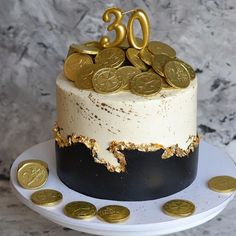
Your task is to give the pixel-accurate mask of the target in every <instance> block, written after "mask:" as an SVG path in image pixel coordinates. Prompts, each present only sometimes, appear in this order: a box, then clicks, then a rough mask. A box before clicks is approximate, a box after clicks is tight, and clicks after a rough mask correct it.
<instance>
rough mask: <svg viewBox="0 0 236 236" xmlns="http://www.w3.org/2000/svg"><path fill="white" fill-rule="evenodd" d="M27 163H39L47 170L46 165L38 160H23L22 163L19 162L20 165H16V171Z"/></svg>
mask: <svg viewBox="0 0 236 236" xmlns="http://www.w3.org/2000/svg"><path fill="white" fill-rule="evenodd" d="M29 162H36V163H40V164H42V165H43V166H45V168H46V169H47V170H48V164H47V163H46V162H45V161H42V160H38V159H28V160H24V161H22V162H20V163H19V164H18V168H17V170H19V169H20V168H21V167H22V166H23V165H24V164H26V163H29ZM48 171H49V170H48Z"/></svg>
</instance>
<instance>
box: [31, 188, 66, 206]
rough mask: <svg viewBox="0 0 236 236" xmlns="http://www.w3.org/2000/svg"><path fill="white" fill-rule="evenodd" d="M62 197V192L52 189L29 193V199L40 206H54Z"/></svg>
mask: <svg viewBox="0 0 236 236" xmlns="http://www.w3.org/2000/svg"><path fill="white" fill-rule="evenodd" d="M62 198H63V196H62V194H61V193H60V192H58V191H56V190H53V189H42V190H38V191H36V192H34V193H33V194H32V195H31V201H32V202H33V203H34V204H36V205H42V206H55V205H56V204H58V203H59V202H60V201H61V200H62Z"/></svg>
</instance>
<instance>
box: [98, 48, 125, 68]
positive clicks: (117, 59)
mask: <svg viewBox="0 0 236 236" xmlns="http://www.w3.org/2000/svg"><path fill="white" fill-rule="evenodd" d="M124 61H125V53H124V51H123V50H122V49H121V48H106V49H103V50H102V51H100V52H99V53H98V54H97V56H96V57H95V63H96V64H100V65H103V66H104V67H111V68H118V67H120V66H121V65H122V64H123V63H124Z"/></svg>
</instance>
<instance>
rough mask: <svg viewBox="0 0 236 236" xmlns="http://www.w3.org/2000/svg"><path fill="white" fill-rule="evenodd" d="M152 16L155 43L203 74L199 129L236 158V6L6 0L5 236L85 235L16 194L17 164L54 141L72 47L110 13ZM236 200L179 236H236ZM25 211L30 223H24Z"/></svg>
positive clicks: (0, 185) (1, 118)
mask: <svg viewBox="0 0 236 236" xmlns="http://www.w3.org/2000/svg"><path fill="white" fill-rule="evenodd" d="M112 5H117V6H120V7H122V8H123V9H125V10H129V9H132V8H135V7H140V8H143V9H145V10H146V11H147V13H148V14H149V16H150V19H151V26H152V30H151V37H152V39H157V40H162V41H164V42H167V43H169V44H171V45H172V46H173V47H174V48H175V49H176V51H177V54H178V56H179V57H180V58H183V59H184V60H186V61H188V62H189V63H190V64H192V65H193V67H194V68H195V69H196V72H197V76H198V81H199V99H198V128H199V133H200V134H202V136H203V138H204V139H205V140H206V141H208V142H210V143H212V144H215V145H217V146H220V147H223V148H224V149H225V150H226V151H227V152H228V153H229V154H230V155H231V156H232V158H234V159H235V160H236V105H235V104H236V66H235V65H236V1H235V0H214V1H213V0H205V1H204V0H172V1H170V0H159V1H141V0H138V1H125V0H121V1H118V0H116V1H101V0H97V1H95V0H92V1H88V0H81V1H76V0H54V1H53V0H0V133H1V142H0V191H1V193H3V194H1V198H0V206H1V207H3V208H2V209H3V210H1V213H0V222H1V223H0V234H1V235H3V236H6V235H43V234H44V235H58V236H59V235H79V234H78V233H76V232H74V231H70V230H67V229H63V228H61V227H58V226H57V225H55V224H53V223H50V222H47V221H46V220H44V219H42V218H41V217H40V216H38V215H36V214H34V213H33V212H32V211H30V210H28V209H27V208H26V207H24V206H22V205H21V204H20V203H19V202H18V201H17V200H16V199H15V198H14V196H13V195H12V194H11V193H10V189H9V185H8V182H7V181H6V180H7V179H8V177H9V167H10V164H11V163H12V161H13V160H14V159H15V158H16V157H17V155H18V154H20V153H21V152H22V151H24V150H25V149H26V148H28V147H30V146H31V145H33V144H36V143H39V142H42V141H45V140H47V139H49V138H50V137H51V128H52V126H53V124H54V121H55V78H56V76H57V74H58V72H59V71H60V70H61V69H62V65H63V59H64V57H65V55H66V53H67V48H68V46H69V44H70V43H72V42H83V41H86V40H95V39H99V38H100V36H101V35H102V34H104V32H105V26H104V24H103V22H102V20H101V15H102V13H103V11H104V9H105V8H106V7H108V6H112ZM235 210H236V203H235V201H234V202H233V203H232V204H231V205H230V206H229V207H228V208H227V210H225V211H224V213H223V214H221V215H220V216H219V217H218V218H216V219H214V220H212V221H211V222H209V223H208V224H205V225H203V226H200V227H197V228H195V229H192V230H188V231H185V232H183V233H178V234H176V235H222V234H225V235H229V236H231V235H236V223H235V221H234V218H235V214H236V213H235ZM22 213H23V215H24V217H22Z"/></svg>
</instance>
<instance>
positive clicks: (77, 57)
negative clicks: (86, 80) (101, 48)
mask: <svg viewBox="0 0 236 236" xmlns="http://www.w3.org/2000/svg"><path fill="white" fill-rule="evenodd" d="M87 64H90V65H92V64H93V59H92V58H91V57H90V56H89V55H84V54H81V53H73V54H71V55H70V56H69V57H68V58H66V61H65V64H64V73H65V76H66V78H67V79H69V80H72V81H75V79H76V77H77V74H78V71H79V70H80V68H82V67H83V66H84V65H87Z"/></svg>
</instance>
